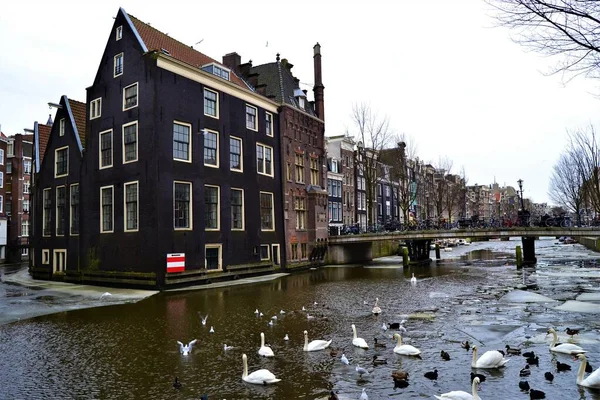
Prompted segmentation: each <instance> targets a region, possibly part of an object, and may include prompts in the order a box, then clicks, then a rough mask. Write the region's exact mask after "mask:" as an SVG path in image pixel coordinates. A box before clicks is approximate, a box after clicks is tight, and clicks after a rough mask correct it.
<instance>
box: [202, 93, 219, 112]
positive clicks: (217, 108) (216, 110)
mask: <svg viewBox="0 0 600 400" xmlns="http://www.w3.org/2000/svg"><path fill="white" fill-rule="evenodd" d="M206 92H211V93H213V94H215V96H216V97H217V100H216V105H215V115H212V114H207V113H206V105H205V102H206ZM202 96H203V97H202V111H203V112H204V115H206V116H207V117H211V118H215V119H219V92H217V91H216V90H212V89H209V88H204V91H203V92H202Z"/></svg>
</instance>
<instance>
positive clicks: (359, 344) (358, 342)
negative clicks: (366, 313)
mask: <svg viewBox="0 0 600 400" xmlns="http://www.w3.org/2000/svg"><path fill="white" fill-rule="evenodd" d="M352 332H353V333H354V337H353V338H352V344H353V345H354V346H356V347H360V348H361V349H368V348H369V345H368V344H367V342H366V341H365V339H363V338H359V337H357V336H356V326H355V325H354V324H352Z"/></svg>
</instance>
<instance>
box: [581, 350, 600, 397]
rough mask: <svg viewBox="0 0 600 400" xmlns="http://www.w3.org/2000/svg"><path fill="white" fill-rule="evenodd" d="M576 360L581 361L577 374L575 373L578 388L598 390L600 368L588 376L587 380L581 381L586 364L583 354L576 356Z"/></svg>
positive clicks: (599, 387)
mask: <svg viewBox="0 0 600 400" xmlns="http://www.w3.org/2000/svg"><path fill="white" fill-rule="evenodd" d="M577 358H579V359H580V360H581V365H580V366H579V372H577V384H578V385H579V386H585V387H589V388H594V389H600V368H599V369H597V370H595V371H594V372H592V373H591V374H590V375H588V377H587V378H585V379H583V375H584V374H585V366H586V364H587V358H585V354H583V353H579V354H577Z"/></svg>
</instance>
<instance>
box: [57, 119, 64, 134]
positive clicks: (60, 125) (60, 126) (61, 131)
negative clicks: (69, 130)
mask: <svg viewBox="0 0 600 400" xmlns="http://www.w3.org/2000/svg"><path fill="white" fill-rule="evenodd" d="M58 136H65V119H64V118H61V119H60V121H59V122H58Z"/></svg>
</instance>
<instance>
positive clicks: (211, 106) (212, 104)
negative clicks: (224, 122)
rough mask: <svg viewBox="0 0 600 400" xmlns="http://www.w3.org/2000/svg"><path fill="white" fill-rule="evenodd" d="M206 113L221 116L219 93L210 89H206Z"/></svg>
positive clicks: (216, 116)
mask: <svg viewBox="0 0 600 400" xmlns="http://www.w3.org/2000/svg"><path fill="white" fill-rule="evenodd" d="M204 115H208V116H211V117H215V118H219V95H218V93H217V92H213V91H212V90H209V89H204Z"/></svg>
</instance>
